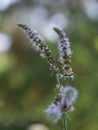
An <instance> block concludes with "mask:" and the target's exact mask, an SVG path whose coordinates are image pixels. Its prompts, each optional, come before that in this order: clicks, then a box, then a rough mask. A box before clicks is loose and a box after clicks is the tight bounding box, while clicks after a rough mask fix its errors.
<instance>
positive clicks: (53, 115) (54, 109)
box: [45, 103, 62, 123]
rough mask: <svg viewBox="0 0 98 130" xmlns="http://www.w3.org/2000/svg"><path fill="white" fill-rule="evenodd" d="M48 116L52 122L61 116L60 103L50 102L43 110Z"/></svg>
mask: <svg viewBox="0 0 98 130" xmlns="http://www.w3.org/2000/svg"><path fill="white" fill-rule="evenodd" d="M45 112H46V113H47V115H48V117H49V118H50V119H52V120H53V123H56V122H57V121H58V120H59V119H60V118H61V116H62V111H61V106H60V104H57V105H56V104H54V103H52V104H51V105H50V106H49V107H48V109H46V110H45Z"/></svg>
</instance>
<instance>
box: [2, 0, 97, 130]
mask: <svg viewBox="0 0 98 130" xmlns="http://www.w3.org/2000/svg"><path fill="white" fill-rule="evenodd" d="M81 1H82V0H75V1H71V0H70V2H69V1H68V0H65V1H64V2H65V5H62V4H60V1H57V2H56V3H55V2H54V3H52V2H51V0H50V1H48V2H47V4H41V1H38V0H37V1H33V0H32V1H30V0H20V1H19V2H18V3H16V4H13V5H11V6H9V7H8V8H7V9H6V10H3V11H0V16H1V18H0V32H3V33H6V34H8V35H10V36H11V38H12V43H13V44H12V46H11V48H10V50H9V51H6V52H0V130H28V126H29V125H31V124H36V123H42V124H45V125H46V126H47V127H48V128H49V129H51V130H60V129H62V121H59V122H58V123H57V124H52V123H51V122H49V120H48V119H47V118H46V116H45V114H44V112H43V111H44V109H46V108H47V106H48V105H49V104H50V103H51V102H52V100H53V97H54V95H55V91H54V88H55V85H56V79H55V76H53V75H51V72H50V70H49V65H48V63H47V62H46V61H45V60H43V59H41V58H40V56H39V55H38V54H37V53H36V52H35V51H34V50H33V48H32V46H31V45H30V44H29V41H28V40H27V39H26V37H25V35H24V33H23V32H22V31H21V30H20V29H19V28H18V27H17V25H16V24H17V23H19V22H21V23H26V24H28V25H30V26H31V23H29V19H28V20H26V21H25V20H24V19H22V17H23V18H24V15H27V14H25V13H26V11H28V10H29V8H32V9H33V8H36V7H42V8H43V7H44V8H45V9H46V10H47V11H48V17H47V19H49V18H51V16H52V15H54V14H55V13H61V14H63V15H66V14H67V17H68V20H69V22H68V24H67V26H66V27H63V30H64V31H65V32H66V33H67V35H68V37H69V39H70V41H71V48H72V50H73V56H72V64H71V65H72V68H73V71H74V72H75V74H76V78H75V80H74V81H70V83H69V85H72V86H75V87H76V88H77V89H78V91H79V95H78V100H77V102H76V103H75V111H74V112H73V113H71V114H70V116H71V118H72V120H71V121H69V122H68V130H98V18H97V16H96V19H92V18H90V17H89V16H88V15H87V14H86V13H85V11H84V8H83V5H82V4H81ZM44 2H45V1H43V3H44ZM82 2H83V1H82ZM89 2H90V1H89ZM21 11H24V13H23V12H21ZM29 15H32V14H30V12H29ZM20 17H21V20H20ZM25 17H26V16H25ZM32 18H33V16H32ZM36 20H37V19H36ZM38 23H39V25H36V26H37V27H38V28H39V27H40V26H42V25H40V21H38ZM47 24H48V23H47ZM32 27H33V25H32ZM34 28H36V27H35V26H34ZM47 31H48V30H47ZM41 32H43V30H41V31H40V33H41ZM43 37H44V35H43ZM45 41H46V44H48V46H49V48H50V49H51V50H52V53H53V54H54V56H55V57H56V58H57V55H58V53H57V48H56V44H54V43H56V42H57V41H56V40H55V41H49V40H48V39H47V38H45ZM0 44H1V43H0Z"/></svg>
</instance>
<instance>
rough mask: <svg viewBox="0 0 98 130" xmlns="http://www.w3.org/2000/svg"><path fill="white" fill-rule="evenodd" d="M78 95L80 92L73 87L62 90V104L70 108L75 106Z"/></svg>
mask: <svg viewBox="0 0 98 130" xmlns="http://www.w3.org/2000/svg"><path fill="white" fill-rule="evenodd" d="M77 95H78V91H77V90H76V89H75V88H73V87H71V86H68V87H66V88H64V87H63V88H62V89H61V97H62V98H61V104H62V105H63V104H66V105H67V107H69V106H70V105H73V103H74V102H75V101H76V99H77Z"/></svg>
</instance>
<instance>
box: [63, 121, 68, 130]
mask: <svg viewBox="0 0 98 130" xmlns="http://www.w3.org/2000/svg"><path fill="white" fill-rule="evenodd" d="M63 130H67V120H66V119H65V118H63Z"/></svg>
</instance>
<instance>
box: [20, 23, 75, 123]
mask: <svg viewBox="0 0 98 130" xmlns="http://www.w3.org/2000/svg"><path fill="white" fill-rule="evenodd" d="M18 26H19V27H21V28H22V29H24V30H25V33H26V36H27V37H28V39H29V40H30V42H31V44H32V46H33V48H34V49H35V51H36V52H38V53H39V54H40V56H41V57H43V58H45V59H46V60H47V61H48V63H49V65H50V69H51V70H52V71H53V72H55V75H56V78H57V88H58V89H57V90H58V94H57V95H56V96H55V98H54V101H53V102H52V103H51V105H50V106H49V107H48V108H47V109H46V110H45V112H46V113H47V115H48V117H50V118H52V120H53V122H54V123H55V122H57V121H58V120H59V119H60V118H61V117H62V115H63V114H64V113H68V112H72V111H73V110H74V107H73V103H74V102H75V101H76V98H77V95H78V92H77V90H76V89H75V88H73V87H71V86H68V85H67V86H65V83H64V85H63V82H64V81H65V77H66V80H68V79H69V78H71V79H73V78H74V74H73V71H72V68H71V66H70V62H71V55H72V51H71V48H70V43H69V39H68V38H67V37H66V34H65V33H63V32H62V31H61V30H60V29H58V28H53V29H54V31H55V32H56V33H57V34H58V36H59V42H58V51H59V62H60V63H61V66H62V70H63V72H62V70H61V69H60V68H59V67H58V65H57V63H56V60H55V58H54V57H53V56H52V53H51V50H50V49H49V48H48V46H47V45H46V44H45V42H44V40H43V38H42V37H41V36H40V35H39V34H38V33H37V32H36V31H34V30H32V29H31V28H29V27H28V26H27V25H22V24H18ZM61 79H62V80H63V82H61Z"/></svg>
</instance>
